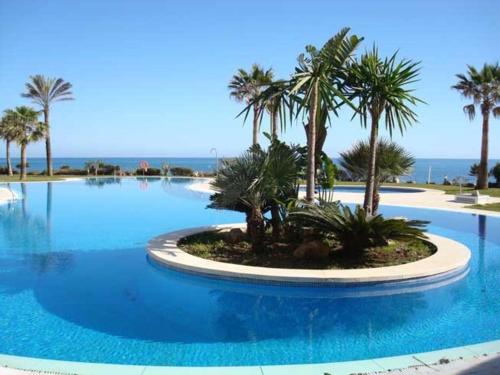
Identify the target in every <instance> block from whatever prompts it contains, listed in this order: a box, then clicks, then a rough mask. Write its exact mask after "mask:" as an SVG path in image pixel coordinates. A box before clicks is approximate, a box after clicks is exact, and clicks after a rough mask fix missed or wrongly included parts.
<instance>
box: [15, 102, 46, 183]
mask: <svg viewBox="0 0 500 375" xmlns="http://www.w3.org/2000/svg"><path fill="white" fill-rule="evenodd" d="M38 115H39V112H38V111H36V110H34V109H33V108H30V107H26V106H21V107H16V108H15V109H14V110H7V111H5V116H6V118H7V121H8V124H9V127H10V132H11V134H12V135H13V139H14V140H15V141H16V142H17V143H18V144H19V146H20V148H21V173H20V179H21V180H25V179H26V175H27V157H26V147H27V145H28V144H29V143H31V142H37V141H39V140H40V139H43V137H44V136H45V132H46V127H45V124H43V123H41V122H39V121H38Z"/></svg>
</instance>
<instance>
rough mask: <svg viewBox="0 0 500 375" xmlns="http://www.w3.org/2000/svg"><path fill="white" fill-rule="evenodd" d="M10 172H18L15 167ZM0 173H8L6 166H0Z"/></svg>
mask: <svg viewBox="0 0 500 375" xmlns="http://www.w3.org/2000/svg"><path fill="white" fill-rule="evenodd" d="M12 173H14V174H17V173H18V172H17V171H16V170H15V169H13V170H12ZM0 174H9V171H8V170H7V167H0Z"/></svg>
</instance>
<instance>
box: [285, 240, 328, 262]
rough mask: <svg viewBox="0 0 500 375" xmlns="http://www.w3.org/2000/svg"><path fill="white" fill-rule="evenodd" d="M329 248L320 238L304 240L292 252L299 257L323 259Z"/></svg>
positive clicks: (326, 255) (326, 256)
mask: <svg viewBox="0 0 500 375" xmlns="http://www.w3.org/2000/svg"><path fill="white" fill-rule="evenodd" d="M329 254H330V248H329V247H328V246H327V245H325V244H324V243H323V242H322V241H320V240H314V241H308V242H304V243H302V244H301V245H299V247H297V248H296V249H295V251H294V252H293V256H294V257H295V258H299V259H303V258H305V259H316V260H323V259H326V258H328V255H329Z"/></svg>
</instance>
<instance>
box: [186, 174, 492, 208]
mask: <svg viewBox="0 0 500 375" xmlns="http://www.w3.org/2000/svg"><path fill="white" fill-rule="evenodd" d="M341 185H342V184H339V186H341ZM347 186H353V185H347ZM188 188H189V189H190V190H193V191H198V192H203V193H213V192H214V191H213V190H212V189H211V187H210V179H206V180H204V181H199V182H195V183H193V184H191V185H190V186H189V187H188ZM403 188H405V187H400V186H398V189H403ZM408 189H412V187H411V185H409V186H408ZM413 189H417V190H419V191H418V192H414V193H411V194H409V193H387V194H384V193H381V194H380V204H381V205H386V206H402V207H415V208H430V209H434V210H446V211H455V212H466V213H470V214H478V215H489V216H498V217H500V212H495V211H487V210H478V209H472V208H468V206H471V205H470V204H464V203H457V202H455V201H454V198H455V196H454V195H451V194H446V193H445V192H444V191H442V190H437V189H422V188H413ZM335 199H338V200H340V201H341V202H344V203H354V204H363V194H361V193H359V192H354V193H351V192H343V191H338V192H335ZM489 203H500V198H496V197H490V202H489Z"/></svg>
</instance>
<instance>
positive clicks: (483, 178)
mask: <svg viewBox="0 0 500 375" xmlns="http://www.w3.org/2000/svg"><path fill="white" fill-rule="evenodd" d="M489 115H490V114H489V112H486V113H483V136H482V138H481V161H480V163H479V171H478V172H479V173H478V178H477V188H478V189H488V143H489V139H488V138H489V127H490V124H489V123H490V121H489V120H490V118H489V117H490V116H489Z"/></svg>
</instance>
